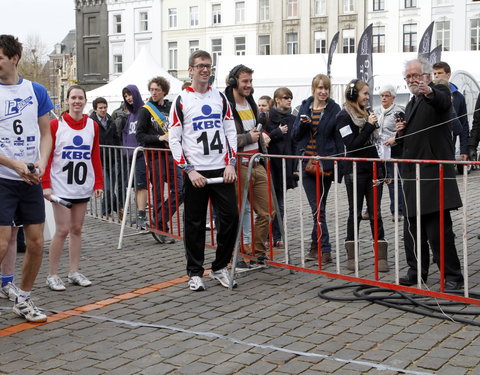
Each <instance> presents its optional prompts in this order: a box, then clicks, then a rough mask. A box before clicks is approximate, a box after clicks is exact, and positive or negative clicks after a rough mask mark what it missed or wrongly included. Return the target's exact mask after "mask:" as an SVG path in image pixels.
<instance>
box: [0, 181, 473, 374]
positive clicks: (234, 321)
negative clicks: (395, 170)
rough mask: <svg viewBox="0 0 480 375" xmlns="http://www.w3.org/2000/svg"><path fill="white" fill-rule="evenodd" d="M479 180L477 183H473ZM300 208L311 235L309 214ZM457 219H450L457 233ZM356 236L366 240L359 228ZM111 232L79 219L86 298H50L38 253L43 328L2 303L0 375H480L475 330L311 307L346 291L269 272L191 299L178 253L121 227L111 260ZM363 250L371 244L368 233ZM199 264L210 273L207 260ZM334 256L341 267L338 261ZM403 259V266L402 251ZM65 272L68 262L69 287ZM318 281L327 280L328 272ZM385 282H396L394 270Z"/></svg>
mask: <svg viewBox="0 0 480 375" xmlns="http://www.w3.org/2000/svg"><path fill="white" fill-rule="evenodd" d="M475 173H480V172H474V173H473V174H472V176H473V177H475ZM472 181H473V180H472ZM297 190H298V189H297ZM344 190H345V188H344V185H343V184H342V185H340V186H339V192H340V193H341V194H342V197H343V198H342V197H340V198H341V199H340V200H339V201H340V202H341V203H340V205H339V208H338V212H339V214H340V218H339V224H340V228H343V227H344V225H343V223H344V222H345V217H344V216H342V215H345V214H346V206H345V198H344ZM472 190H473V189H472ZM295 194H296V192H293V193H292V192H289V199H288V205H287V206H288V207H289V209H288V210H287V212H288V214H287V224H288V225H289V228H290V226H291V227H292V228H293V227H295V228H296V227H298V226H299V222H300V218H301V216H300V215H299V212H298V211H297V208H298V207H297V206H298V202H297V197H296V196H295ZM387 201H388V199H385V202H387ZM477 201H478V196H477V195H476V192H472V193H471V196H470V195H469V212H470V210H471V212H472V213H471V216H470V218H471V220H472V221H471V222H470V223H469V230H471V232H469V233H468V236H467V237H468V240H469V250H468V251H469V254H471V257H470V258H469V264H470V268H471V270H470V281H471V283H472V286H471V290H475V289H476V287H477V284H478V279H479V278H478V274H477V273H478V269H479V256H478V254H477V253H478V250H479V247H480V245H479V241H478V240H477V239H476V233H475V230H476V228H477V223H478V215H480V213H479V210H478V207H476V206H477V203H476V202H477ZM304 203H305V201H304ZM385 204H387V203H385ZM304 208H305V213H304V215H303V218H304V220H305V231H306V232H309V230H310V228H311V227H310V225H311V224H310V219H309V217H310V214H309V210H308V209H306V207H304ZM329 209H330V210H333V201H332V200H330V201H329ZM385 212H387V211H386V210H385ZM459 214H460V213H456V214H455V218H454V220H455V222H456V232H457V233H461V228H460V227H459V224H458V221H459V220H460V216H459ZM332 216H333V215H332ZM330 219H331V220H333V217H331V218H330ZM389 219H390V218H389V217H388V220H387V219H386V220H385V221H386V227H387V228H386V232H387V237H388V238H389V239H390V240H391V239H392V238H393V231H394V227H393V223H391V221H390V220H389ZM331 226H332V227H333V222H332V224H331ZM362 228H363V229H364V231H365V232H367V227H366V226H365V225H364V224H363V225H362ZM289 230H290V229H289ZM341 230H342V232H341V236H340V238H342V242H343V233H344V232H343V229H341ZM119 231H120V227H119V226H118V225H117V224H113V223H109V222H101V221H100V220H99V219H95V218H92V217H87V219H86V223H85V231H84V244H83V248H84V250H83V253H82V261H81V271H82V272H83V273H85V274H86V275H87V276H88V277H89V278H90V279H91V280H92V281H93V285H92V286H91V287H89V288H81V287H78V286H71V285H67V290H66V291H64V292H53V291H50V290H48V289H47V288H46V286H45V277H46V270H47V262H48V254H45V258H44V264H43V266H42V270H41V273H40V275H39V277H38V279H37V283H36V288H35V290H34V300H35V302H36V303H37V305H38V306H40V307H42V308H44V309H47V310H49V311H52V313H51V316H50V319H49V321H48V322H47V323H46V324H43V325H30V324H22V323H23V321H22V320H21V319H19V318H18V317H16V316H15V315H14V314H13V313H12V312H11V311H10V309H11V303H10V302H8V301H7V300H5V299H1V300H0V313H1V315H0V337H1V338H0V343H1V345H0V373H2V374H22V375H29V374H49V375H52V374H70V373H72V374H73V373H78V374H156V375H157V374H304V375H309V374H342V375H347V374H352V375H353V374H398V373H408V374H480V365H479V362H480V356H479V355H478V353H479V352H480V347H479V346H480V339H479V336H480V329H479V328H478V327H476V326H473V325H467V324H461V323H458V322H452V321H445V320H438V319H434V318H431V317H423V316H420V315H416V314H413V313H410V312H404V311H400V310H397V309H393V308H388V307H384V306H380V305H378V304H372V303H369V302H364V301H362V302H349V301H341V302H339V301H327V300H323V299H320V298H319V297H318V291H319V290H320V289H321V288H326V287H332V286H341V285H345V284H346V282H345V281H342V280H337V279H329V278H327V277H326V276H321V275H314V274H309V273H300V272H295V273H291V272H290V271H288V270H285V269H279V268H275V267H269V268H267V269H263V270H256V271H254V272H249V273H247V274H245V273H244V274H241V275H239V276H238V278H237V280H238V283H239V287H238V288H236V289H234V290H233V291H229V290H228V289H225V288H223V287H222V286H220V285H219V284H218V283H216V282H213V281H210V280H208V279H207V281H206V286H207V290H206V291H204V292H191V291H189V290H188V288H187V285H186V279H185V277H184V275H185V270H184V268H185V260H184V250H183V243H182V242H180V241H177V242H176V243H175V244H173V245H160V244H158V243H156V242H155V241H154V240H153V238H152V236H151V235H150V234H148V233H143V234H137V232H136V231H134V230H133V229H130V228H128V229H127V231H126V234H127V237H125V239H124V243H123V249H122V250H117V249H116V247H117V242H118V235H119ZM332 236H333V240H334V236H335V234H334V233H333V234H332ZM461 237H462V236H461V235H459V236H458V238H457V240H458V243H457V245H459V246H461ZM300 238H301V237H300V234H299V233H295V232H294V231H292V234H291V236H290V238H289V245H290V247H291V249H292V251H293V256H292V259H293V262H294V263H295V262H298V261H299V256H298V254H299V251H298V249H299V247H300V245H299V244H300ZM362 241H363V242H362V243H366V242H368V241H369V233H367V236H363V237H362ZM305 243H306V246H307V245H308V242H305ZM370 247H371V246H370ZM369 251H371V250H365V249H364V248H363V246H362V252H361V258H362V262H361V265H362V269H364V268H367V266H368V265H371V254H370V253H369ZM207 254H208V255H207V264H209V262H211V260H212V251H211V250H208V251H207ZM340 254H341V255H340V256H341V263H342V265H343V264H344V263H345V255H344V252H343V251H340ZM369 254H370V255H369ZM391 257H393V255H391ZM335 258H336V255H334V260H335ZM400 258H401V260H402V262H403V253H402V252H401V253H400ZM392 259H393V258H391V260H392ZM67 263H68V260H67V257H66V253H65V254H64V256H63V259H62V267H61V274H62V275H65V277H66V273H67V271H68V269H67ZM310 263H312V262H310ZM19 264H20V263H19ZM401 267H403V268H404V264H403V263H402V264H401ZM403 268H402V269H403ZM326 270H327V271H331V272H335V271H334V270H335V266H334V264H331V265H329V266H328V267H327V268H326ZM382 277H384V278H385V279H386V280H389V281H391V280H393V271H391V272H389V273H388V274H387V275H386V276H382ZM436 282H438V271H436V270H434V269H432V277H431V279H429V285H430V286H431V287H432V289H434V288H435V283H436ZM345 296H350V295H347V294H345ZM479 309H480V308H479ZM54 312H58V313H59V314H55V313H54ZM60 312H63V314H62V313H60ZM474 320H475V321H477V322H478V321H479V319H478V318H477V317H476V318H474Z"/></svg>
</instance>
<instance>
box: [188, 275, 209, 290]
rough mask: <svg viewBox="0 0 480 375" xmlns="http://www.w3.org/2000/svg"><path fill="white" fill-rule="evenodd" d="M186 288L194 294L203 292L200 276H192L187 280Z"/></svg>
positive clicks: (203, 287)
mask: <svg viewBox="0 0 480 375" xmlns="http://www.w3.org/2000/svg"><path fill="white" fill-rule="evenodd" d="M188 287H189V288H190V290H194V291H196V292H200V291H202V290H205V284H204V283H203V280H202V278H201V277H200V276H192V277H190V280H188Z"/></svg>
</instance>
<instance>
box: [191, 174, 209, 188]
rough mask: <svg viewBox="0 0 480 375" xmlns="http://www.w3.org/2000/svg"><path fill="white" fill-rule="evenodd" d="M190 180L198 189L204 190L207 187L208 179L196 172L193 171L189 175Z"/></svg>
mask: <svg viewBox="0 0 480 375" xmlns="http://www.w3.org/2000/svg"><path fill="white" fill-rule="evenodd" d="M188 178H189V179H190V181H191V182H192V185H193V186H194V187H196V188H202V187H204V186H205V185H206V178H205V177H203V176H202V175H201V174H200V173H198V172H197V171H196V170H193V171H191V172H189V173H188Z"/></svg>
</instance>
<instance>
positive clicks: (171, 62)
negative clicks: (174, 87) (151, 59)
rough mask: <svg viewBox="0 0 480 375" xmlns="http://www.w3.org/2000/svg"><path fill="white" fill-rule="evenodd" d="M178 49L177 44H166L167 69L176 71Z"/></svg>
mask: <svg viewBox="0 0 480 375" xmlns="http://www.w3.org/2000/svg"><path fill="white" fill-rule="evenodd" d="M177 66H178V49H177V42H168V69H170V70H177Z"/></svg>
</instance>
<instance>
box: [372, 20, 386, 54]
mask: <svg viewBox="0 0 480 375" xmlns="http://www.w3.org/2000/svg"><path fill="white" fill-rule="evenodd" d="M372 39H373V48H372V52H377V53H383V52H385V26H374V27H373V30H372Z"/></svg>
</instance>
